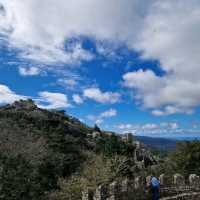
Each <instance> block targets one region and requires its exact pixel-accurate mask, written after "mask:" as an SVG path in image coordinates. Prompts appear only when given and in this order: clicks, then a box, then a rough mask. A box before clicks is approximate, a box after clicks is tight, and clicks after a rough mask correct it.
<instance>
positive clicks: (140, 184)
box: [134, 176, 144, 190]
mask: <svg viewBox="0 0 200 200" xmlns="http://www.w3.org/2000/svg"><path fill="white" fill-rule="evenodd" d="M143 187H144V181H143V178H142V177H141V176H138V177H136V178H135V180H134V189H135V190H137V189H140V188H143Z"/></svg>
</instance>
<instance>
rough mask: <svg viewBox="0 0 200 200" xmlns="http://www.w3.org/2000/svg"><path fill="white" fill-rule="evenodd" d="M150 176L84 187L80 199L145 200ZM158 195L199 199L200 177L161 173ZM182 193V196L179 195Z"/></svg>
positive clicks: (147, 195)
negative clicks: (95, 186)
mask: <svg viewBox="0 0 200 200" xmlns="http://www.w3.org/2000/svg"><path fill="white" fill-rule="evenodd" d="M150 181H151V176H147V177H146V178H144V177H135V179H133V180H129V179H125V180H124V181H122V182H113V183H111V184H110V185H104V186H99V187H98V188H97V189H96V190H95V191H94V190H91V189H89V188H88V189H86V190H85V191H83V193H82V200H146V199H149V197H150V193H151V192H150ZM159 181H160V184H161V189H160V197H161V199H162V200H170V199H190V200H192V199H195V200H198V199H200V178H199V176H197V175H195V174H191V175H190V176H189V177H188V178H187V179H185V178H184V177H183V176H182V175H180V174H174V175H173V176H172V177H170V176H166V175H165V174H161V175H160V176H159ZM181 195H182V196H181Z"/></svg>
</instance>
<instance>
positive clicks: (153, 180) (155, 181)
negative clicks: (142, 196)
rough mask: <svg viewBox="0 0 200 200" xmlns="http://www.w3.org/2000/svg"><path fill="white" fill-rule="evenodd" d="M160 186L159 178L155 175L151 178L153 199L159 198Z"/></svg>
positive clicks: (157, 199)
mask: <svg viewBox="0 0 200 200" xmlns="http://www.w3.org/2000/svg"><path fill="white" fill-rule="evenodd" d="M159 188H160V182H159V180H158V179H157V178H156V177H155V176H152V178H151V190H152V200H159Z"/></svg>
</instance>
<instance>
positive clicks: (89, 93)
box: [83, 88, 120, 104]
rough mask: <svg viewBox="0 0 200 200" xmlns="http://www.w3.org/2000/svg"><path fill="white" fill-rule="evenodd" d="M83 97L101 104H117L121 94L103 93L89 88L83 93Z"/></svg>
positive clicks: (97, 89)
mask: <svg viewBox="0 0 200 200" xmlns="http://www.w3.org/2000/svg"><path fill="white" fill-rule="evenodd" d="M83 96H84V97H86V98H89V99H92V100H94V101H96V102H99V103H111V104H114V103H117V102H119V100H120V94H119V93H117V92H102V91H101V90H100V89H99V88H87V89H85V90H84V91H83Z"/></svg>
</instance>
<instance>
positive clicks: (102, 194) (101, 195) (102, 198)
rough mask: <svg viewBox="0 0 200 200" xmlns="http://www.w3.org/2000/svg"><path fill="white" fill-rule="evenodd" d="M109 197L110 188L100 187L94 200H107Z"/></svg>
mask: <svg viewBox="0 0 200 200" xmlns="http://www.w3.org/2000/svg"><path fill="white" fill-rule="evenodd" d="M107 195H108V188H107V187H106V186H102V185H101V186H99V187H98V188H97V189H96V191H95V195H94V200H106V199H107Z"/></svg>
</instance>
